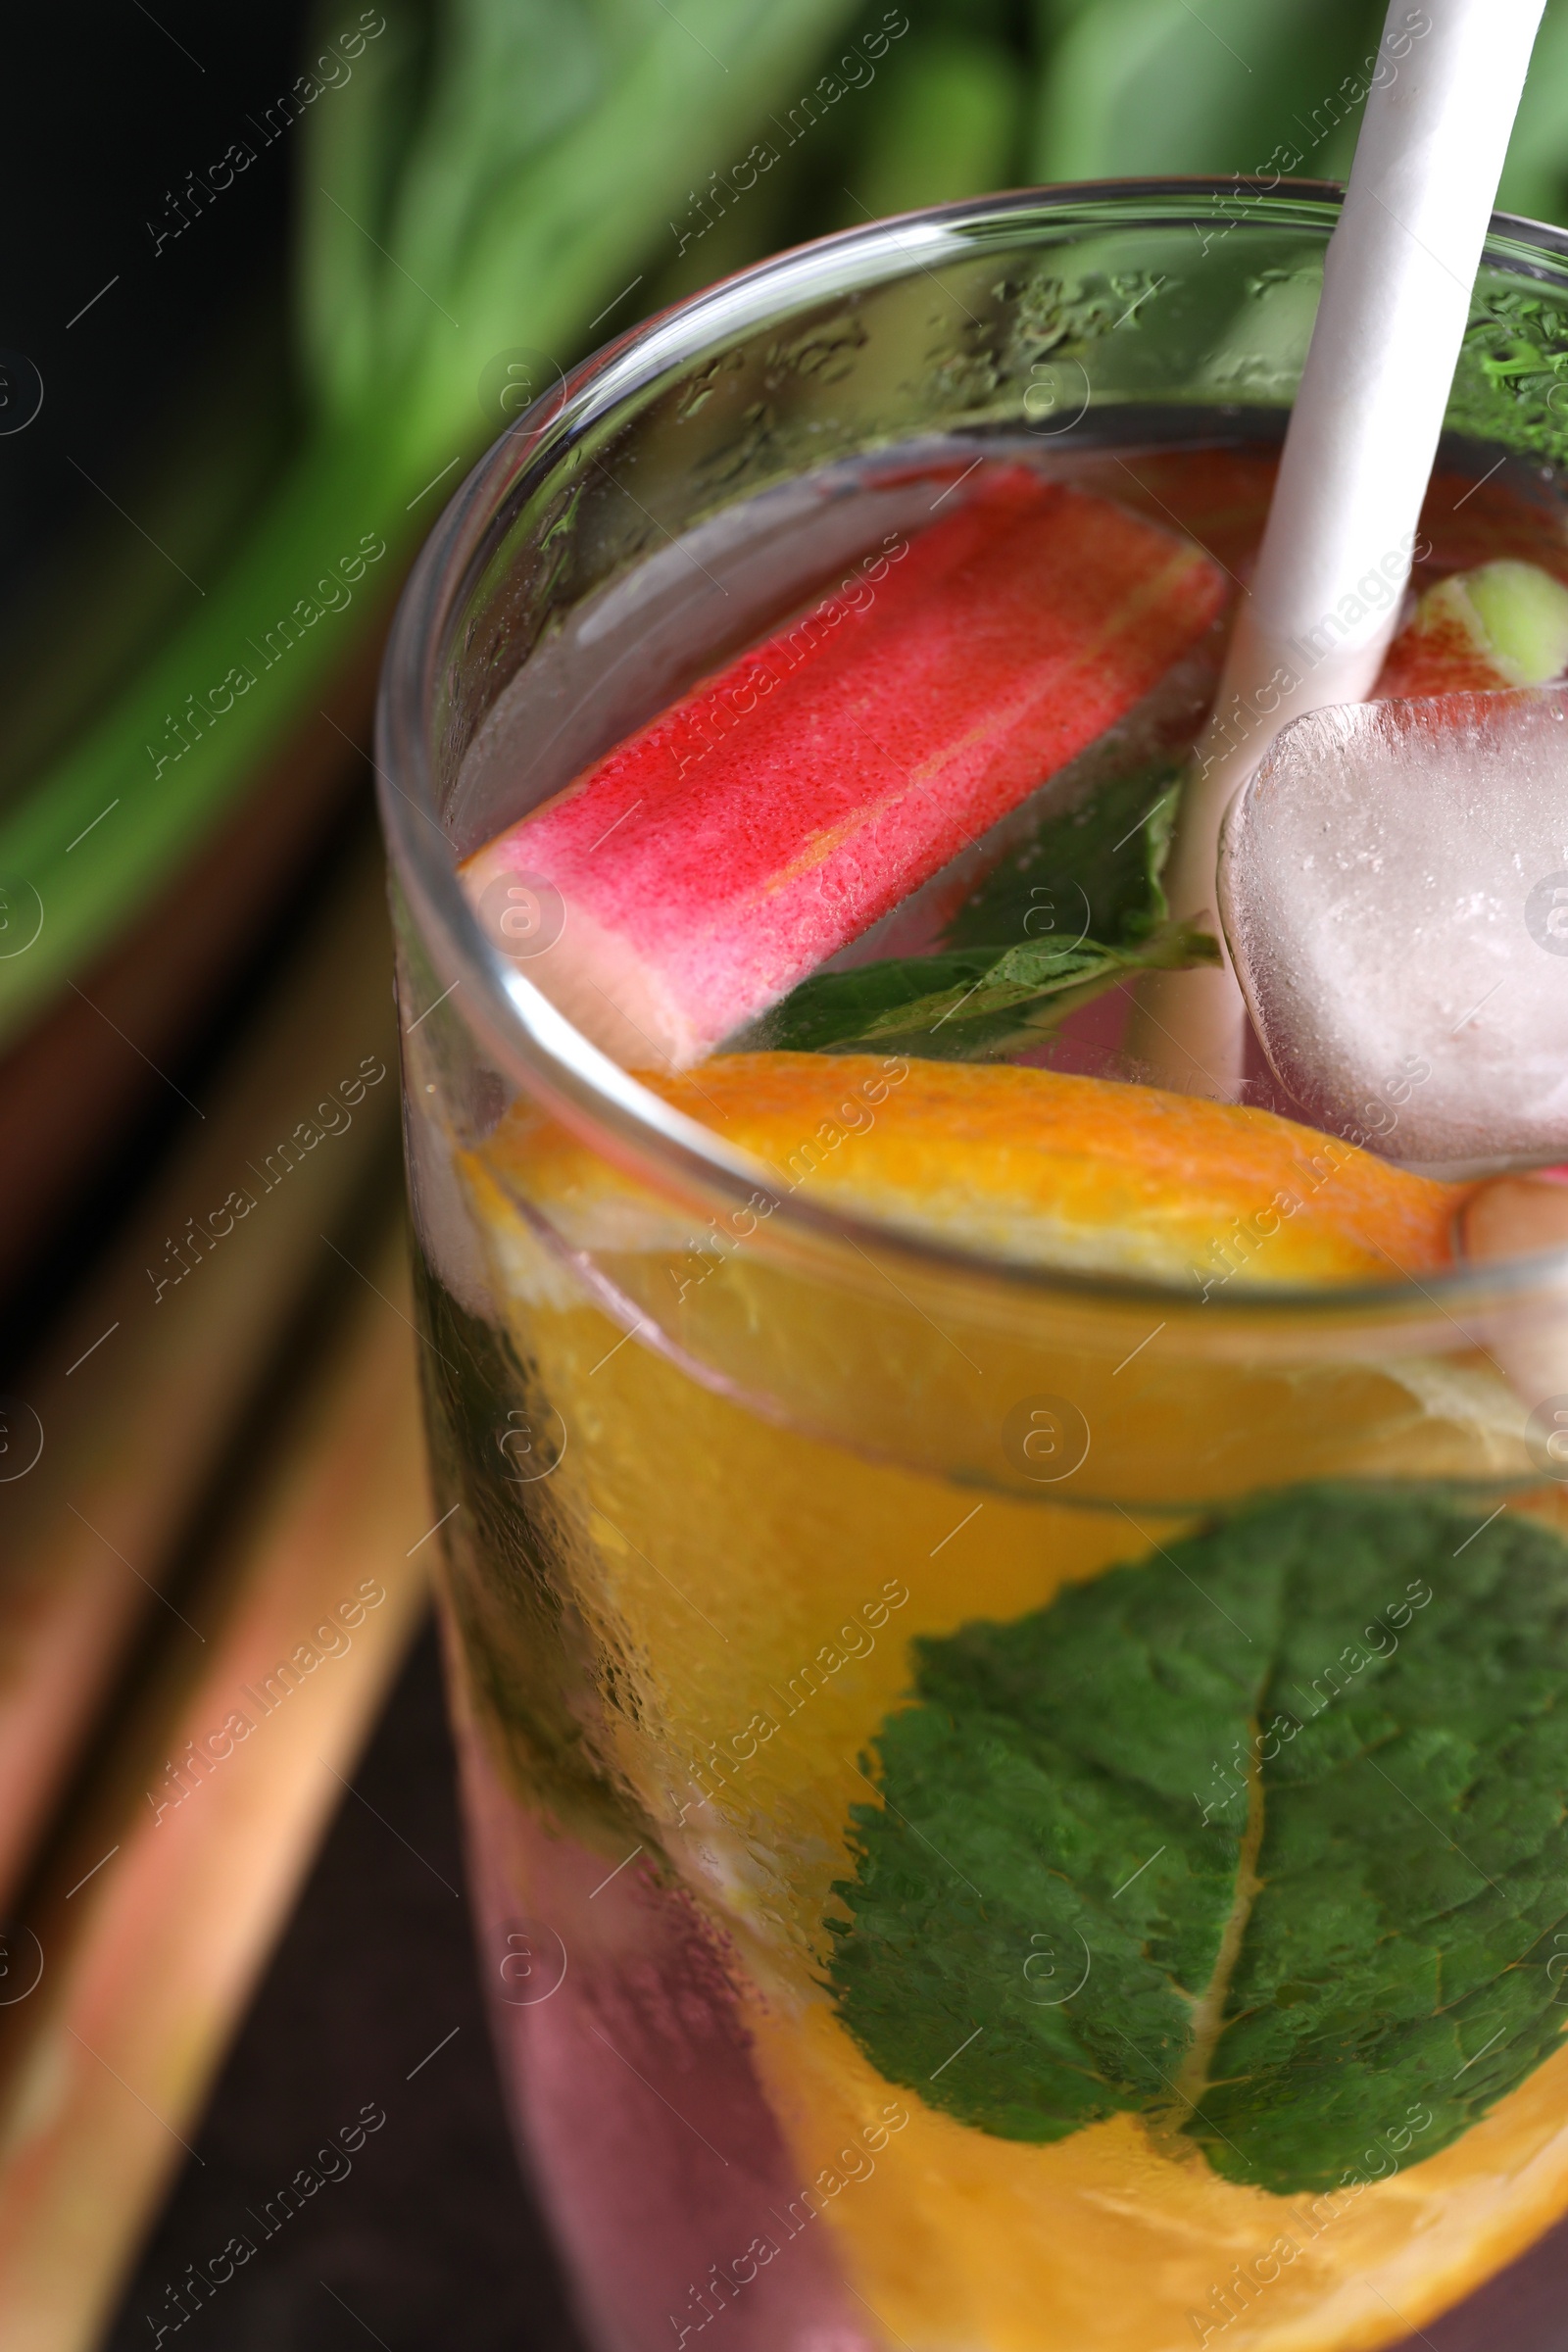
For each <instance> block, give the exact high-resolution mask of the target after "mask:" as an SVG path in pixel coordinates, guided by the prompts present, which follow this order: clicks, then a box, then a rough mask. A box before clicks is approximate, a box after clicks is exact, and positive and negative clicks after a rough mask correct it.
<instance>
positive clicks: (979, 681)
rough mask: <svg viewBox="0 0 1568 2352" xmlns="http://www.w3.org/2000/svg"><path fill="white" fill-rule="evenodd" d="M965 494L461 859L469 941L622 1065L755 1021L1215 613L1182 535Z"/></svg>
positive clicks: (671, 1062) (1210, 576)
mask: <svg viewBox="0 0 1568 2352" xmlns="http://www.w3.org/2000/svg"><path fill="white" fill-rule="evenodd" d="M979 483H980V486H979V488H978V490H977V491H976V492H975V493H974V494H973V495H972V496H971V497H970V499H969V502H968V503H967V504H966V505H964V506H962V507H960V508H958V509H957V511H956V512H955V513H953V514H951V515H946V516H944V517H943V518H942V519H941V520H940V521H938V522H935V523H933V524H932V525H930V526H929V527H928V528H927V529H925V530H923V531H921V532H920V533H919V534H918V535H917V536H916V537H915V538H913V539H912V540H905V539H903V538H898V537H896V538H895V539H894V540H893V541H892V542H890V543H887V544H885V545H884V547H883V549H882V550H881V551H879V553H878V554H877V555H876V556H875V558H874V559H872V560H869V561H863V562H862V563H861V564H858V566H857V567H856V568H855V570H854V572H853V573H852V574H851V576H850V577H849V579H847V580H846V581H845V583H844V585H843V586H842V588H840V589H839V590H837V591H835V593H834V594H832V595H830V596H828V597H826V598H825V599H823V601H822V602H820V603H819V604H817V605H816V606H814V607H813V608H812V609H811V610H810V611H809V613H806V614H805V615H804V616H803V617H801V618H798V619H796V620H794V621H793V622H790V623H787V624H786V625H785V626H784V627H783V628H781V629H779V630H778V631H777V632H776V633H775V634H774V635H773V636H771V637H769V638H768V639H767V640H766V641H765V642H764V643H763V644H761V645H759V646H756V647H754V648H753V649H752V650H751V651H750V652H748V653H745V654H742V655H741V656H740V657H739V658H738V659H737V660H735V661H733V662H730V663H728V664H727V666H726V667H725V668H723V669H722V670H719V671H717V672H716V673H714V674H713V675H712V676H711V677H709V678H706V679H704V680H703V681H702V682H701V683H700V684H699V685H697V686H695V687H693V688H692V689H691V691H690V692H689V693H688V694H686V695H685V696H683V697H682V698H681V700H680V701H679V702H677V703H675V704H673V705H672V706H671V707H670V708H669V709H668V710H666V711H662V712H661V714H660V715H659V716H658V717H657V718H655V719H652V720H651V721H650V722H649V723H648V725H646V726H644V727H642V728H641V729H639V731H638V732H637V733H636V734H634V735H631V736H629V737H628V738H627V739H626V740H625V741H624V742H623V743H620V744H618V745H617V746H616V747H615V749H614V750H613V751H612V752H610V753H608V754H607V755H606V756H605V758H604V759H602V760H599V761H598V762H597V763H596V764H595V765H594V766H593V767H591V768H589V769H587V770H586V771H585V772H584V773H583V774H582V775H580V776H579V777H577V778H576V779H575V781H574V782H572V783H571V784H568V785H567V786H566V787H565V788H564V790H563V791H562V792H560V793H558V794H557V795H556V796H555V797H554V798H553V799H552V800H550V801H547V802H546V803H545V804H544V805H543V807H541V808H540V809H537V810H535V811H534V812H533V813H532V814H531V815H529V816H526V817H524V818H522V819H521V820H520V821H519V822H518V823H516V824H515V825H513V826H512V827H511V828H510V829H509V830H508V831H507V832H505V833H503V834H501V835H500V836H499V837H498V838H497V839H496V840H494V841H492V842H490V843H489V844H488V845H487V846H486V847H485V848H484V849H483V850H481V851H479V852H478V853H477V854H476V855H475V856H474V857H473V858H470V859H469V860H468V861H467V863H466V867H465V869H464V878H465V881H466V885H467V887H468V889H469V891H470V893H471V894H472V896H473V898H474V900H475V902H476V903H477V905H478V907H479V909H480V913H481V919H482V920H484V921H485V922H486V924H487V927H488V928H489V930H490V933H491V936H492V937H493V938H496V939H497V940H498V941H499V943H500V944H501V945H502V947H503V949H504V950H505V951H506V952H508V953H511V954H514V955H515V956H517V957H518V959H519V968H520V969H522V970H523V971H525V972H526V973H527V975H528V976H529V977H530V978H532V979H535V980H537V981H538V983H539V984H540V986H541V987H542V988H544V990H545V991H546V992H547V993H548V995H549V996H550V997H551V998H552V999H553V1000H554V1002H555V1003H556V1004H557V1005H559V1006H560V1007H561V1009H562V1010H563V1011H564V1012H565V1013H566V1014H567V1016H568V1017H569V1018H570V1019H571V1020H573V1021H574V1022H575V1023H576V1024H577V1025H578V1027H579V1028H581V1029H582V1030H584V1031H585V1032H586V1033H587V1034H588V1035H589V1036H590V1037H591V1038H593V1039H594V1040H595V1042H596V1043H598V1044H599V1045H601V1046H603V1047H604V1048H605V1049H606V1050H607V1051H608V1052H610V1053H613V1054H616V1055H617V1056H618V1057H619V1058H620V1059H621V1060H622V1061H624V1062H626V1063H628V1064H629V1065H630V1066H631V1067H633V1068H637V1067H643V1068H649V1067H652V1068H663V1069H671V1068H673V1069H680V1068H684V1067H686V1066H687V1065H689V1064H690V1063H692V1062H694V1061H696V1060H698V1059H700V1058H701V1056H702V1055H703V1054H706V1053H708V1052H710V1051H711V1049H712V1048H713V1047H714V1046H716V1045H717V1044H718V1043H719V1041H720V1040H721V1039H722V1038H724V1037H727V1036H728V1035H730V1034H731V1033H732V1032H733V1031H734V1030H735V1029H737V1028H738V1027H740V1026H741V1024H742V1023H744V1022H746V1021H748V1020H751V1019H753V1018H755V1016H756V1015H757V1014H759V1013H760V1012H762V1011H763V1010H764V1009H765V1008H766V1007H767V1006H768V1005H772V1004H773V1003H775V1002H776V1001H777V999H778V998H779V997H781V996H782V995H784V994H785V992H786V991H787V990H789V989H790V988H792V987H793V986H794V985H795V984H796V982H797V981H799V980H801V979H804V978H805V976H806V975H807V974H808V973H809V972H810V971H812V970H813V969H814V968H815V967H816V966H817V965H818V964H819V963H821V962H822V961H823V960H824V959H825V958H826V957H827V956H832V955H834V954H836V953H837V951H838V950H839V949H841V948H843V947H845V946H847V945H848V944H849V942H850V941H851V940H853V939H855V938H857V937H858V935H859V934H860V933H861V932H862V931H864V930H865V929H866V928H867V926H868V925H869V924H871V923H873V922H875V921H876V919H877V917H878V916H879V915H882V914H884V913H886V912H887V910H888V909H889V908H890V907H894V906H896V905H897V904H898V903H899V901H900V900H901V899H903V898H904V897H906V896H907V893H908V892H910V891H911V890H914V889H915V888H917V887H918V885H919V884H920V883H922V882H924V881H925V880H926V879H927V878H928V877H929V876H930V875H931V874H933V873H935V872H936V871H937V870H938V869H939V867H941V866H943V865H944V864H946V862H947V861H948V859H949V858H952V857H953V856H954V855H955V854H956V852H957V851H959V850H960V849H962V848H963V847H964V846H965V845H966V844H967V843H969V842H971V841H973V840H974V839H975V838H976V837H977V836H978V835H979V834H981V833H983V832H984V831H985V830H986V828H987V827H988V826H990V825H992V824H994V823H995V822H996V820H997V819H998V818H999V817H1001V816H1003V815H1005V813H1006V812H1007V810H1008V809H1012V808H1014V807H1016V806H1017V804H1018V803H1019V802H1020V801H1022V800H1023V799H1025V798H1026V797H1027V795H1028V794H1029V793H1030V792H1031V791H1033V790H1034V788H1035V786H1036V785H1038V784H1039V783H1041V782H1042V781H1043V780H1044V779H1045V778H1046V777H1047V776H1049V775H1051V774H1052V773H1053V772H1054V770H1055V769H1056V768H1058V767H1059V766H1061V764H1062V763H1063V762H1064V761H1065V760H1070V759H1072V758H1073V757H1074V755H1075V754H1077V753H1078V752H1080V751H1082V750H1083V749H1084V748H1085V746H1086V745H1088V744H1090V743H1092V742H1093V741H1094V740H1095V738H1096V737H1097V736H1099V735H1101V734H1102V733H1103V731H1104V729H1105V728H1106V727H1107V726H1109V725H1110V724H1111V723H1112V721H1113V720H1115V719H1117V718H1118V717H1120V716H1121V715H1122V714H1123V713H1124V712H1125V711H1127V710H1129V709H1130V708H1131V706H1132V705H1133V704H1134V703H1136V702H1138V701H1139V700H1140V699H1141V697H1142V696H1144V695H1145V694H1147V693H1148V692H1149V691H1150V690H1151V689H1152V687H1153V686H1155V685H1156V684H1157V683H1158V681H1159V680H1160V678H1161V677H1162V676H1163V675H1164V674H1165V672H1166V671H1167V670H1168V669H1169V667H1170V666H1171V664H1172V662H1175V661H1176V660H1177V659H1178V658H1179V657H1180V656H1181V655H1182V654H1184V653H1185V652H1186V651H1187V650H1188V649H1189V648H1190V647H1191V646H1192V645H1194V644H1195V643H1196V641H1197V640H1198V639H1199V638H1200V637H1201V635H1202V634H1203V632H1204V631H1205V630H1206V629H1207V628H1208V626H1209V624H1210V623H1211V622H1212V621H1213V619H1214V617H1215V615H1216V614H1217V613H1219V611H1220V609H1221V607H1222V605H1223V603H1224V599H1225V581H1224V579H1223V577H1222V575H1221V573H1220V571H1219V569H1218V568H1217V566H1216V565H1214V564H1211V563H1210V562H1209V561H1208V560H1207V558H1206V557H1205V556H1203V555H1202V554H1201V552H1200V550H1199V549H1198V548H1196V547H1195V546H1193V545H1192V544H1191V543H1190V542H1189V541H1186V540H1183V539H1180V538H1177V537H1175V536H1174V535H1173V534H1172V533H1170V532H1168V531H1166V530H1164V529H1162V528H1160V527H1158V526H1157V525H1155V524H1153V523H1151V522H1148V521H1146V520H1143V519H1141V518H1140V517H1138V516H1136V515H1129V514H1127V513H1125V512H1124V511H1123V510H1122V509H1121V508H1120V507H1117V506H1114V505H1112V504H1111V503H1110V502H1109V501H1108V500H1105V499H1102V498H1097V497H1091V496H1088V495H1086V494H1085V493H1083V492H1081V491H1076V490H1071V489H1068V488H1065V487H1063V486H1062V485H1060V484H1054V483H1049V482H1045V481H1043V480H1041V479H1040V477H1039V476H1038V475H1035V474H1032V473H1030V472H1028V471H1027V470H1026V469H1024V468H1021V467H1011V466H1009V467H1005V468H998V469H996V470H995V471H992V472H990V473H989V474H982V475H981V476H980V477H979Z"/></svg>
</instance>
